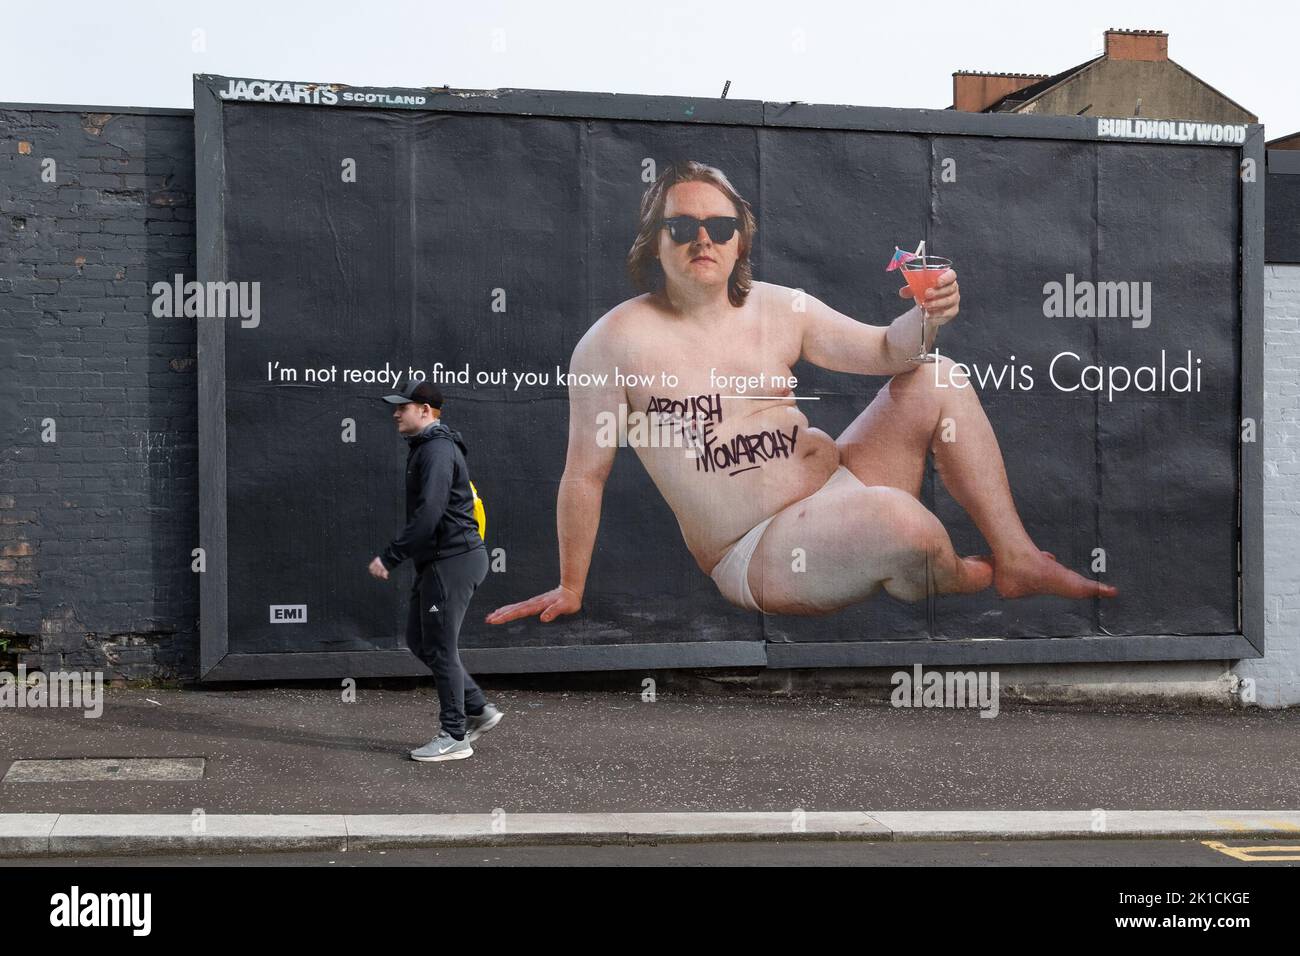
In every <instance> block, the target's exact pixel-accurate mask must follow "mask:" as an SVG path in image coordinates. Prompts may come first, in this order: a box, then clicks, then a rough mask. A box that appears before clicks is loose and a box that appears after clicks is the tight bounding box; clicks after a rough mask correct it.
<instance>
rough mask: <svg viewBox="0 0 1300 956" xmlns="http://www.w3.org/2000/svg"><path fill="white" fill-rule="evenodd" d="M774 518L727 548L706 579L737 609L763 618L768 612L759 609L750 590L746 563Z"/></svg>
mask: <svg viewBox="0 0 1300 956" xmlns="http://www.w3.org/2000/svg"><path fill="white" fill-rule="evenodd" d="M777 514H780V512H777ZM775 517H776V515H772V517H771V518H764V519H763V520H762V521H760V522H759V523H758V524H756V525H754V527H752V528H750V529H749V530H748V531H746V532H745V536H744V537H743V538H741V539H740V540H739V541H737V542H736V543H735V544H733V545H732V546H731V547H730V548H728V549H727V552H726V554H724V555H723V556H722V560H721V561H719V562H718V563H717V565H716V566H714V568H713V570H712V571H710V572H709V577H711V578H713V583H714V584H716V585H717V586H718V590H719V591H720V592H721V593H722V596H723V597H724V598H726V599H727V600H728V601H730V602H731V603H732V604H735V605H737V606H738V607H743V608H747V609H749V610H751V611H762V613H764V614H766V613H767V612H766V611H763V609H762V608H761V607H759V606H758V602H757V601H755V600H754V592H753V591H751V590H750V589H749V562H750V561H752V560H754V551H755V550H757V548H758V540H759V538H761V537H763V532H764V531H766V530H767V526H768V525H769V524H771V523H772V519H773V518H775Z"/></svg>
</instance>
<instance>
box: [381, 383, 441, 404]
mask: <svg viewBox="0 0 1300 956" xmlns="http://www.w3.org/2000/svg"><path fill="white" fill-rule="evenodd" d="M384 401H386V402H388V403H390V404H392V405H405V404H406V403H407V402H415V403H416V404H417V405H432V406H433V407H434V408H442V392H441V391H439V390H438V386H436V385H433V384H431V383H429V382H407V384H406V387H405V388H402V389H401V390H400V391H398V392H395V393H394V394H392V395H385V396H384Z"/></svg>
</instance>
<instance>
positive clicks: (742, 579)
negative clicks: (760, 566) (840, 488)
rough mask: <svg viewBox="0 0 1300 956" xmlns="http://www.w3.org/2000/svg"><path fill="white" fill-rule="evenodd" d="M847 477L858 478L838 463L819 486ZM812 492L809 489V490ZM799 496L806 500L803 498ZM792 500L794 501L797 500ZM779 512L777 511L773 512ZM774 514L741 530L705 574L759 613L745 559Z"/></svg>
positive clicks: (737, 602)
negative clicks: (741, 534)
mask: <svg viewBox="0 0 1300 956" xmlns="http://www.w3.org/2000/svg"><path fill="white" fill-rule="evenodd" d="M849 480H852V481H855V482H856V481H857V480H858V478H857V476H856V475H855V474H853V472H852V471H850V470H849V469H848V468H847V467H845V466H844V465H840V466H839V467H838V468H836V469H835V473H834V474H832V475H831V476H830V478H829V479H827V481H826V484H825V485H822V488H826V487H827V486H829V485H830V484H831V483H832V482H836V481H841V482H843V481H849ZM822 488H818V489H817V491H821V490H822ZM816 493H817V492H813V494H816ZM811 497H812V495H808V498H811ZM800 500H801V501H806V500H807V498H803V499H800ZM794 504H798V502H795V503H794ZM790 507H793V505H789V506H787V509H785V510H788V508H790ZM781 513H782V512H780V511H778V512H777V513H776V514H781ZM775 518H776V515H772V517H771V518H764V519H763V520H762V521H760V522H759V523H758V524H756V525H754V527H752V528H750V529H749V530H748V531H747V532H745V536H744V537H743V538H741V539H740V540H739V541H737V542H736V543H735V544H733V545H732V546H731V547H730V548H728V549H727V552H726V554H724V555H723V556H722V560H721V561H719V562H718V563H717V565H715V566H714V568H713V570H712V571H710V572H709V577H711V578H713V583H714V584H716V585H717V586H718V590H719V591H720V592H721V593H722V596H723V597H724V598H726V599H727V600H728V601H730V602H731V603H732V604H735V605H736V606H737V607H743V608H747V609H748V610H751V611H760V612H761V613H763V614H767V613H768V612H767V611H764V610H763V609H762V608H761V607H759V606H758V602H757V601H755V600H754V592H753V591H751V590H750V589H749V562H751V561H752V560H754V552H755V551H757V550H758V542H759V539H760V538H762V537H763V532H764V531H766V530H767V526H768V525H770V524H771V523H772V521H773V519H775Z"/></svg>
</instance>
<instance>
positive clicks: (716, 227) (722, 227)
mask: <svg viewBox="0 0 1300 956" xmlns="http://www.w3.org/2000/svg"><path fill="white" fill-rule="evenodd" d="M664 225H665V226H667V227H668V235H669V236H671V237H672V240H673V242H675V243H677V244H678V245H684V244H685V243H688V242H690V241H691V240H692V239H694V238H695V237H696V236H698V235H699V234H700V226H703V227H704V228H705V229H706V230H707V231H708V233H709V238H710V239H712V240H713V241H714V242H716V243H719V244H720V243H724V242H730V241H731V237H732V236H734V235H735V234H736V229H737V228H738V227H739V225H740V220H739V219H737V218H736V217H735V216H711V217H709V218H708V219H696V218H695V217H694V216H673V217H672V218H671V219H665V220H664Z"/></svg>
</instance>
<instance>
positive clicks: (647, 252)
mask: <svg viewBox="0 0 1300 956" xmlns="http://www.w3.org/2000/svg"><path fill="white" fill-rule="evenodd" d="M691 182H699V183H709V184H710V185H712V186H716V187H717V188H718V189H719V190H721V191H722V193H723V195H725V196H726V197H727V198H728V199H730V200H731V201H732V203H733V204H734V205H735V207H736V212H737V218H738V219H739V220H740V224H739V225H740V228H739V229H738V230H737V232H738V233H739V235H740V249H739V255H738V256H737V257H736V265H735V268H733V269H732V270H731V276H730V277H729V278H728V279H727V299H728V301H730V302H731V304H732V305H734V306H740V305H743V304H744V302H745V297H746V296H747V295H749V290H750V288H751V286H752V285H753V282H754V275H753V270H752V269H751V268H750V264H749V252H750V250H751V249H752V248H753V246H754V233H756V232H757V231H758V221H757V220H756V219H755V218H754V210H753V209H752V208H751V207H750V205H749V203H748V202H746V201H745V199H744V197H742V196H741V195H740V193H738V192H736V187H735V186H733V185H731V181H730V180H728V179H727V177H726V174H725V173H723V172H722V170H720V169H716V168H714V167H713V166H706V165H704V164H703V163H697V162H696V161H695V160H693V159H688V160H683V161H681V162H676V163H672V164H670V165H669V167H668V168H667V169H666V170H664V171H663V172H662V173H661V174H660V175H659V178H658V179H656V180H655V181H654V182H653V183H651V184H650V186H649V188H648V189H646V191H645V194H644V195H643V196H642V197H641V223H640V225H639V226H638V228H637V233H636V240H635V241H634V242H633V243H632V248H631V249H629V250H628V253H627V274H628V277H629V278H630V279H631V280H632V284H633V285H634V286H635V287H636V289H637V291H638V292H653V291H655V290H656V289H658V288H659V287H660V286H661V285H662V284H663V279H664V275H663V267H662V265H661V264H660V262H659V256H658V255H657V253H658V249H659V229H660V227H662V226H663V217H664V206H665V205H666V204H667V202H668V190H669V189H671V188H672V187H673V186H675V185H677V184H678V183H691Z"/></svg>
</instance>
